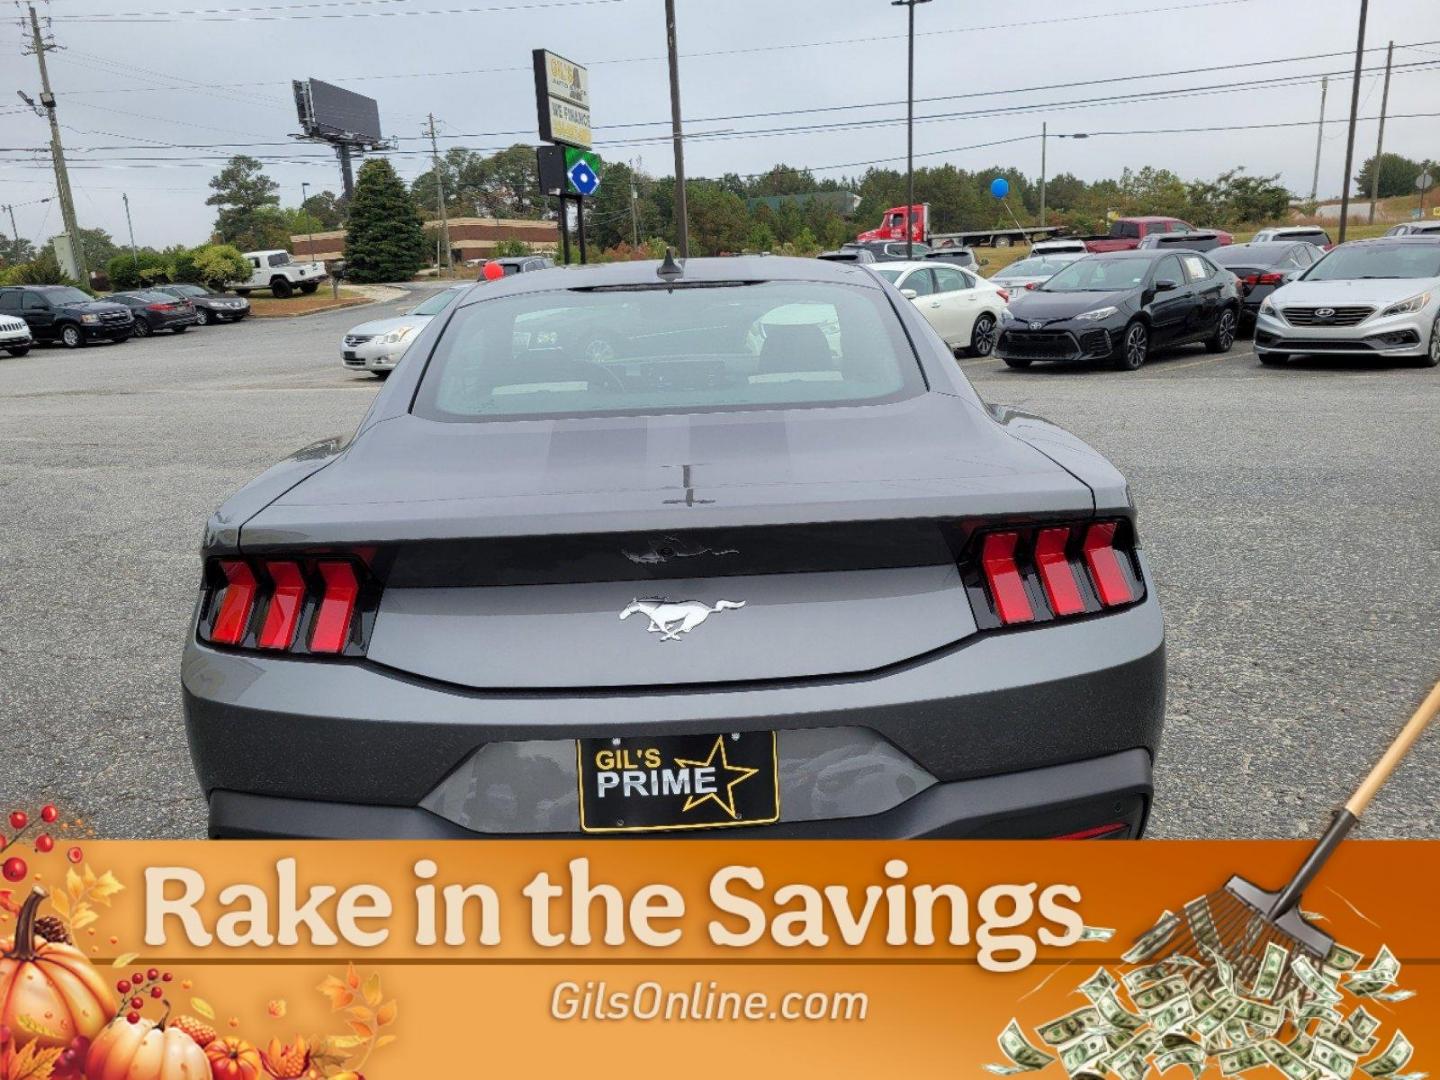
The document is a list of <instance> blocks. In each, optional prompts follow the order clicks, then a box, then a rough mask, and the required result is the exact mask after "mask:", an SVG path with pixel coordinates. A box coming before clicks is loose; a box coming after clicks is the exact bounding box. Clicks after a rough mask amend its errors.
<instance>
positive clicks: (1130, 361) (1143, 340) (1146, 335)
mask: <svg viewBox="0 0 1440 1080" xmlns="http://www.w3.org/2000/svg"><path fill="white" fill-rule="evenodd" d="M1148 359H1150V328H1149V327H1148V326H1146V325H1145V324H1144V323H1143V322H1141V321H1140V320H1139V319H1136V320H1135V321H1134V322H1132V323H1130V325H1129V326H1127V327H1125V333H1124V334H1122V335H1121V336H1120V353H1119V355H1118V356H1116V357H1115V359H1114V361H1113V363H1114V366H1115V367H1116V368H1118V369H1119V370H1120V371H1139V370H1140V368H1141V367H1142V366H1144V364H1145V361H1146V360H1148Z"/></svg>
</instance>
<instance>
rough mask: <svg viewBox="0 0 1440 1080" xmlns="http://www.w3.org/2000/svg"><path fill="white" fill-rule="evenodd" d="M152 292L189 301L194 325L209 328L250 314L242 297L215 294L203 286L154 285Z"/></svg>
mask: <svg viewBox="0 0 1440 1080" xmlns="http://www.w3.org/2000/svg"><path fill="white" fill-rule="evenodd" d="M153 291H154V292H163V293H169V294H170V295H171V296H174V297H177V298H179V299H181V300H189V301H190V303H191V304H192V305H193V306H194V308H195V324H196V325H197V326H209V325H210V324H211V323H220V322H239V321H240V320H241V319H243V318H244V317H245V316H246V315H249V314H250V301H249V300H246V299H245V298H244V297H243V296H230V295H229V294H227V293H222V292H216V291H215V290H214V289H208V288H206V287H205V286H204V285H190V284H188V283H182V284H179V285H156V286H155V288H154V290H153Z"/></svg>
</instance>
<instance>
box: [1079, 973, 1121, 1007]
mask: <svg viewBox="0 0 1440 1080" xmlns="http://www.w3.org/2000/svg"><path fill="white" fill-rule="evenodd" d="M1119 985H1120V984H1119V983H1117V982H1116V981H1115V976H1113V975H1111V974H1110V972H1108V971H1107V970H1105V969H1104V968H1103V967H1102V968H1097V969H1096V971H1095V974H1094V975H1091V976H1090V978H1088V979H1086V980H1085V981H1084V982H1082V983H1081V984H1080V985H1079V986H1078V987H1076V989H1077V990H1079V991H1080V993H1082V994H1084V995H1085V996H1086V997H1087V998H1089V999H1090V1000H1091V1001H1092V1002H1093V1001H1094V1000H1095V999H1096V998H1098V997H1100V996H1101V995H1102V994H1109V993H1113V992H1114V990H1115V987H1117V986H1119Z"/></svg>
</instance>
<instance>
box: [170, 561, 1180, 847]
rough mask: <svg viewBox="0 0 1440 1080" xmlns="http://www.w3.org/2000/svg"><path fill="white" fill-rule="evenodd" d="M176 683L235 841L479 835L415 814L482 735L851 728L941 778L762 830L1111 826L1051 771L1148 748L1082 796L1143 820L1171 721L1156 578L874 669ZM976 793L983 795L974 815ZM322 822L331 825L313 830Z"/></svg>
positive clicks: (333, 667)
mask: <svg viewBox="0 0 1440 1080" xmlns="http://www.w3.org/2000/svg"><path fill="white" fill-rule="evenodd" d="M1148 576H1149V575H1148V571H1147V578H1148ZM557 662H563V658H557ZM181 681H182V686H183V696H184V707H185V716H186V729H187V734H188V737H189V741H190V749H191V755H192V758H193V760H194V762H195V767H196V772H197V775H198V778H199V780H200V784H201V786H202V788H203V789H204V790H205V792H206V794H207V796H209V797H210V798H211V817H212V828H213V829H214V830H215V831H216V832H217V834H223V835H242V834H244V835H255V834H256V833H257V832H263V831H264V829H269V830H270V831H271V832H272V833H274V834H277V835H278V834H284V835H291V834H292V833H294V834H301V835H311V834H314V833H317V832H321V833H323V832H324V831H325V830H334V831H335V832H336V834H337V835H353V834H356V833H357V831H358V834H359V835H395V833H394V832H393V831H389V830H396V829H410V828H414V829H417V830H420V832H419V835H435V834H434V833H433V832H428V831H425V830H427V829H435V828H443V829H445V830H454V831H453V832H446V833H445V835H470V836H475V835H483V834H479V833H475V832H469V831H467V830H465V829H461V828H460V827H459V826H454V825H451V824H450V822H448V821H445V820H443V819H441V818H438V817H436V816H435V815H432V814H429V813H427V812H426V811H424V810H421V809H419V807H420V805H421V803H422V802H424V801H425V800H426V798H427V796H429V795H430V794H431V793H432V792H433V791H434V790H435V789H436V788H437V787H439V786H440V785H441V784H442V783H443V782H444V781H445V780H446V779H447V777H449V776H450V775H451V774H452V773H453V772H455V771H456V770H457V769H458V768H459V767H460V766H461V765H462V764H463V763H465V762H466V761H467V760H468V759H469V758H470V756H471V755H472V754H474V753H475V751H476V750H477V749H479V748H480V747H482V746H487V745H489V744H492V743H500V742H509V741H526V740H570V739H576V738H583V737H596V736H609V735H626V736H642V735H662V734H684V733H706V734H708V733H717V732H726V731H766V730H775V731H786V730H792V729H815V728H840V727H851V728H863V729H866V730H868V731H870V732H873V733H875V734H876V735H878V736H880V737H881V738H882V739H883V740H884V741H885V742H887V743H888V744H890V745H891V746H893V747H895V748H896V749H898V750H899V751H900V752H901V753H903V754H904V755H906V756H907V757H908V758H910V760H911V761H912V762H914V763H915V764H916V765H918V766H919V767H920V768H922V769H923V770H925V772H927V773H928V774H929V775H930V776H931V777H933V778H934V780H935V781H936V783H935V784H934V785H932V786H931V787H929V788H927V789H926V790H925V791H924V792H922V793H921V794H920V795H916V796H914V797H913V798H912V799H910V801H908V802H905V803H902V804H901V805H899V806H897V807H895V808H894V809H893V810H889V811H887V812H885V813H882V814H876V815H873V816H871V817H854V818H847V819H844V820H840V821H834V822H825V821H808V822H793V823H790V824H787V823H786V822H784V820H783V808H782V822H781V823H780V824H778V825H775V826H767V827H763V828H760V829H758V830H754V831H755V832H756V833H757V834H765V835H789V834H790V833H789V831H788V830H790V829H792V828H793V829H795V830H797V831H796V832H795V835H849V836H861V835H957V836H959V835H1007V833H1006V831H1005V830H1006V829H1007V828H1008V829H1016V830H1019V831H1018V832H1017V833H1014V835H1025V836H1042V835H1055V834H1058V833H1064V832H1069V831H1075V830H1078V829H1081V828H1085V827H1089V826H1094V825H1098V824H1102V823H1104V822H1103V821H1100V820H1096V819H1095V818H1094V817H1091V818H1090V819H1089V820H1085V821H1080V820H1079V818H1078V817H1077V816H1075V815H1068V814H1067V815H1060V816H1059V817H1056V818H1055V819H1054V820H1043V819H1046V818H1047V815H1050V814H1051V813H1052V811H1054V810H1055V809H1056V807H1055V805H1054V803H1053V800H1052V799H1051V796H1050V793H1049V792H1048V791H1047V784H1049V783H1050V780H1051V779H1052V778H1050V777H1048V776H1047V774H1045V772H1044V770H1048V769H1052V768H1057V767H1060V768H1064V769H1072V768H1073V769H1074V770H1076V772H1075V773H1069V772H1067V773H1063V774H1057V775H1062V776H1066V777H1068V776H1072V775H1085V776H1089V775H1091V773H1090V771H1089V770H1091V769H1093V768H1094V767H1095V766H1094V763H1095V762H1097V761H1102V760H1105V759H1109V758H1112V757H1114V756H1116V755H1125V754H1127V753H1129V752H1132V751H1138V752H1139V754H1140V756H1141V757H1142V758H1143V759H1144V763H1145V770H1144V772H1145V775H1144V777H1143V778H1142V779H1137V775H1138V774H1127V777H1128V778H1127V779H1126V780H1125V782H1124V783H1122V784H1118V785H1116V784H1113V783H1112V782H1111V781H1110V780H1105V779H1095V780H1093V781H1083V782H1080V781H1077V782H1076V785H1077V786H1076V788H1075V790H1079V789H1080V788H1087V787H1088V788H1089V789H1090V790H1091V793H1092V794H1096V795H1097V796H1098V798H1097V800H1093V801H1087V800H1086V799H1081V800H1080V802H1081V803H1083V804H1084V807H1085V808H1087V809H1086V812H1087V813H1088V812H1089V811H1095V812H1097V813H1098V812H1099V809H1100V808H1101V807H1102V806H1106V805H1109V804H1106V803H1105V802H1104V800H1106V799H1110V800H1111V803H1114V802H1116V801H1117V799H1118V797H1119V796H1123V797H1124V798H1132V797H1133V798H1135V799H1138V803H1136V804H1135V805H1132V806H1130V807H1129V808H1128V809H1126V810H1125V812H1124V814H1122V815H1121V816H1122V817H1124V818H1125V820H1126V821H1127V822H1128V823H1129V824H1130V825H1131V826H1132V827H1133V829H1134V830H1136V831H1138V829H1139V827H1140V825H1141V824H1142V823H1143V820H1144V815H1145V812H1146V808H1147V807H1148V803H1149V789H1148V784H1149V762H1150V761H1151V759H1152V758H1153V757H1154V755H1155V752H1156V750H1157V748H1158V745H1159V741H1160V732H1161V724H1162V719H1163V713H1164V702H1165V653H1164V627H1163V622H1162V619H1161V614H1160V608H1159V604H1158V602H1157V600H1156V598H1155V594H1154V590H1153V589H1152V590H1151V591H1150V593H1149V594H1148V595H1147V597H1146V598H1145V600H1143V601H1142V602H1141V603H1139V604H1137V605H1136V606H1134V607H1132V608H1129V609H1126V610H1123V611H1118V612H1114V613H1111V614H1106V615H1100V616H1095V617H1092V618H1084V619H1077V620H1074V621H1073V622H1068V623H1054V624H1048V625H1046V626H1043V627H1037V628H1034V629H1029V630H1012V631H1003V632H994V633H986V634H980V635H977V636H975V637H972V638H969V639H967V640H966V641H964V642H961V643H959V644H957V645H955V646H952V647H950V648H947V649H944V650H941V651H939V652H937V653H933V654H928V655H926V656H924V657H921V658H919V659H916V660H913V661H909V662H907V663H904V664H899V665H895V666H893V667H890V668H886V669H883V670H881V671H878V672H873V673H869V674H865V675H857V676H848V677H839V678H824V679H807V680H795V681H788V682H787V681H778V680H777V681H772V682H766V683H745V684H727V685H723V686H718V687H708V688H701V689H691V688H670V687H663V686H662V687H655V688H652V689H645V690H602V691H569V690H567V691H554V692H549V691H545V692H536V691H526V692H493V691H492V692H479V691H471V690H466V689H462V688H459V687H455V686H452V685H449V684H444V683H438V682H435V681H432V680H426V679H421V678H417V677H414V676H410V675H406V674H402V673H398V672H396V671H393V670H390V669H386V668H383V667H381V666H379V665H378V664H374V663H370V662H367V661H357V662H343V661H341V662H336V661H321V660H309V659H303V658H280V657H272V656H269V655H263V654H254V653H236V652H224V651H219V650H215V649H212V648H209V647H207V646H204V645H201V644H200V643H198V642H197V641H195V640H194V639H193V637H192V639H191V641H190V643H189V644H188V645H187V647H186V650H185V656H184V660H183V664H182V676H181ZM1127 760H1129V759H1127ZM1133 760H1137V761H1138V760H1139V758H1135V759H1133ZM1101 771H1102V772H1103V770H1101ZM1095 775H1096V776H1097V777H1098V776H1099V775H1100V774H1099V773H1096V774H1095ZM1106 775H1108V774H1106ZM1027 776H1030V777H1031V778H1037V777H1038V778H1039V781H1040V782H1037V783H1030V782H1028V781H1027V780H1026V779H1025V777H1027ZM975 785H979V786H975ZM1137 785H1138V786H1137ZM1142 788H1143V789H1144V790H1143V791H1141V789H1142ZM996 791H1004V792H1007V794H1005V795H1004V796H1003V798H1002V797H1001V796H1000V795H998V794H993V793H995V792H996ZM935 792H939V793H938V794H932V793H935ZM976 792H981V793H985V798H984V799H983V800H981V801H980V802H978V803H973V808H972V809H969V810H966V809H964V808H965V807H967V806H972V803H971V801H970V800H973V799H976V798H978V797H979V796H977V795H976V794H975V793H976ZM1125 793H1128V794H1125ZM1112 796H1116V797H1117V798H1112ZM277 800H278V801H277ZM952 800H954V801H952ZM1006 800H1009V801H1008V802H1007V801H1006ZM1062 802H1063V803H1064V804H1065V805H1066V806H1072V805H1075V800H1074V799H1071V798H1068V797H1067V798H1066V799H1065V800H1062ZM315 804H319V805H318V808H316V809H313V810H307V809H305V808H306V807H310V806H312V805H315ZM326 804H330V805H328V806H327V805H326ZM334 804H341V805H340V806H339V807H336V806H335V805H334ZM355 807H362V808H367V809H365V811H364V812H363V813H362V812H361V811H359V810H355ZM996 807H999V808H1000V809H996ZM957 808H959V809H957ZM1112 809H1113V808H1112ZM302 811H303V812H302ZM290 815H294V817H293V821H292V819H291V817H290ZM1037 815H1038V816H1037ZM1080 816H1083V815H1080ZM1002 817H1003V818H1005V819H1006V820H1007V821H1008V822H1009V824H1008V825H1006V824H1003V823H1002V822H1001V820H1000V819H1001V818H1002ZM1061 817H1063V818H1064V820H1061V819H1060V818H1061ZM1101 817H1103V819H1104V821H1110V820H1115V819H1114V817H1113V816H1105V815H1103V814H1102V815H1101ZM312 818H313V820H316V821H325V822H333V824H325V825H323V826H315V827H314V828H313V829H311V831H310V832H306V831H305V830H304V829H301V828H300V824H301V823H303V822H304V821H308V820H311V819H312ZM347 821H349V822H353V824H352V825H350V826H349V830H350V831H346V824H345V823H346V822H347ZM263 822H268V823H269V824H267V825H264V826H263V828H262V827H261V824H260V823H263ZM1067 826H1069V827H1067ZM576 828H577V829H578V820H577V821H576ZM827 829H828V830H829V831H826V830H827ZM372 830H373V831H372ZM872 830H874V831H872ZM891 830H897V831H895V832H893V833H892V832H891ZM946 830H948V831H946ZM721 831H722V832H724V831H726V830H721ZM404 835H408V833H405V834H404ZM511 835H513V834H511ZM550 835H555V834H554V833H553V832H552V833H551V834H550Z"/></svg>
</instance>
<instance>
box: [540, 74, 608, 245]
mask: <svg viewBox="0 0 1440 1080" xmlns="http://www.w3.org/2000/svg"><path fill="white" fill-rule="evenodd" d="M531 58H532V60H533V62H534V68H535V112H536V116H537V119H538V122H539V129H540V140H541V141H542V142H546V143H549V144H550V145H549V146H541V147H538V148H537V149H536V151H535V154H536V164H537V167H538V171H539V175H540V190H541V191H542V192H544V193H545V194H546V195H553V196H556V197H558V198H559V199H560V243H561V251H562V257H563V258H564V260H565V261H566V262H567V263H568V262H569V261H570V230H569V216H570V215H569V208H570V203H571V202H572V201H573V202H574V203H575V217H576V223H577V225H576V231H577V233H578V234H579V239H580V261H581V262H582V263H583V262H585V261H586V252H585V200H586V199H589V198H593V197H594V195H595V193H596V192H597V191H599V189H600V158H599V156H598V155H596V154H594V153H593V152H591V149H590V146H591V132H590V73H589V71H587V70H586V69H585V68H584V67H582V66H581V65H580V64H577V63H575V62H574V61H573V60H566V59H565V58H564V57H563V56H557V55H556V54H555V53H552V52H550V51H548V50H546V49H535V50H534V51H533V52H532V53H531Z"/></svg>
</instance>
